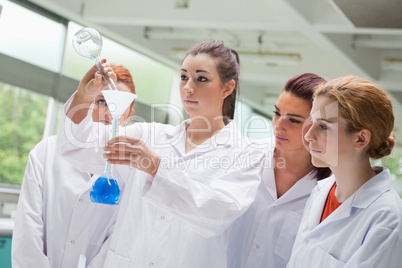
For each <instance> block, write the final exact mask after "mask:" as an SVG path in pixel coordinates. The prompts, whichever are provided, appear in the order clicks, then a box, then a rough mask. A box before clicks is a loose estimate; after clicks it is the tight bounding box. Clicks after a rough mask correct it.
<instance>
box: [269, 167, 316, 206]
mask: <svg viewBox="0 0 402 268" xmlns="http://www.w3.org/2000/svg"><path fill="white" fill-rule="evenodd" d="M316 185H317V180H316V179H315V177H314V172H310V173H309V174H307V175H306V176H304V177H303V178H301V179H300V180H298V181H297V182H296V183H295V185H293V186H292V188H290V189H289V191H287V192H286V193H285V194H284V195H283V196H281V198H279V199H278V200H277V202H276V204H277V205H281V204H284V203H287V202H290V201H293V200H295V199H297V198H301V197H303V196H306V195H309V194H310V193H311V191H312V190H313V188H314V187H315V186H316Z"/></svg>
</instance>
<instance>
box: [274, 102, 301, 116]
mask: <svg viewBox="0 0 402 268" xmlns="http://www.w3.org/2000/svg"><path fill="white" fill-rule="evenodd" d="M274 106H275V109H277V110H278V111H279V112H280V111H281V109H279V108H278V106H276V104H275V105H274ZM286 115H290V116H293V117H299V118H303V119H305V118H304V117H303V116H301V115H299V114H286Z"/></svg>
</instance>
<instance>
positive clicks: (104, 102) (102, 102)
mask: <svg viewBox="0 0 402 268" xmlns="http://www.w3.org/2000/svg"><path fill="white" fill-rule="evenodd" d="M96 104H98V105H106V101H105V99H99V100H97V101H96Z"/></svg>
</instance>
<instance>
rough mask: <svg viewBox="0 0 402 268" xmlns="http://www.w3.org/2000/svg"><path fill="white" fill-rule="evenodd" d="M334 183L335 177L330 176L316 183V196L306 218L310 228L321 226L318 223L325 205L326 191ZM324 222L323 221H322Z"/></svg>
mask: <svg viewBox="0 0 402 268" xmlns="http://www.w3.org/2000/svg"><path fill="white" fill-rule="evenodd" d="M334 183H335V177H334V176H331V177H329V178H327V179H324V180H321V181H319V182H318V184H317V189H318V190H317V192H316V193H315V195H316V198H314V200H312V201H313V202H314V204H313V205H311V211H310V215H309V218H308V226H309V229H310V230H313V229H316V228H321V227H322V225H323V224H319V223H320V219H321V215H322V211H323V209H324V206H325V202H326V200H327V197H328V193H329V191H330V190H331V187H332V185H334ZM323 223H324V222H323Z"/></svg>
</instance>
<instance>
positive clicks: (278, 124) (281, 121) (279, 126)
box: [274, 116, 286, 131]
mask: <svg viewBox="0 0 402 268" xmlns="http://www.w3.org/2000/svg"><path fill="white" fill-rule="evenodd" d="M274 125H275V130H276V131H278V130H285V129H286V118H284V117H283V116H282V117H279V118H275V123H274Z"/></svg>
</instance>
